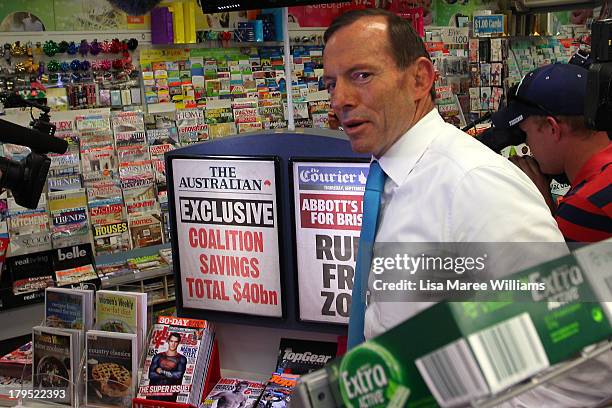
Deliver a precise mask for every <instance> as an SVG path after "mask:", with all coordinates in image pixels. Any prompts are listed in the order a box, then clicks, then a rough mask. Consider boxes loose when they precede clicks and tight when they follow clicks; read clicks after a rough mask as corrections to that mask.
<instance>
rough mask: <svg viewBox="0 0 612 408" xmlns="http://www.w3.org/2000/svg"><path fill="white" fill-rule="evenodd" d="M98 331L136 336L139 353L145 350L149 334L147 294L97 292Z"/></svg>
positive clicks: (110, 291)
mask: <svg viewBox="0 0 612 408" xmlns="http://www.w3.org/2000/svg"><path fill="white" fill-rule="evenodd" d="M96 329H97V330H102V331H106V332H115V333H130V334H135V335H136V336H137V339H138V347H137V352H138V355H140V352H141V351H142V350H143V349H144V341H145V340H144V339H145V337H146V333H147V294H146V293H140V292H116V291H112V290H99V291H97V292H96Z"/></svg>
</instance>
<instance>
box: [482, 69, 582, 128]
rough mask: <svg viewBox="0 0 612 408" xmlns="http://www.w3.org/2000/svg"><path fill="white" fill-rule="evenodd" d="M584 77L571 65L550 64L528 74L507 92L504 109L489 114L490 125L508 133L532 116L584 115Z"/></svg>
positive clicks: (580, 70)
mask: <svg viewBox="0 0 612 408" xmlns="http://www.w3.org/2000/svg"><path fill="white" fill-rule="evenodd" d="M587 74H588V71H587V70H586V69H585V68H583V67H580V66H578V65H573V64H550V65H545V66H543V67H540V68H537V69H535V70H533V71H531V72H529V73H528V74H527V75H525V76H524V77H523V79H521V82H520V83H519V84H518V86H517V87H516V88H515V89H510V91H509V92H508V98H507V101H508V103H507V106H506V107H504V108H502V109H500V110H499V111H497V112H496V113H494V114H493V117H492V121H493V125H495V127H496V128H501V129H508V128H511V127H513V126H516V125H518V124H519V123H521V122H522V121H523V120H525V119H526V118H527V117H529V116H532V115H538V116H557V115H563V116H581V115H584V102H585V97H586V88H587Z"/></svg>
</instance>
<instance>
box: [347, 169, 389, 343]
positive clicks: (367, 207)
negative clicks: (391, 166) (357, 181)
mask: <svg viewBox="0 0 612 408" xmlns="http://www.w3.org/2000/svg"><path fill="white" fill-rule="evenodd" d="M386 177H387V176H386V174H385V172H384V171H383V170H382V169H381V168H380V164H378V161H373V162H372V163H370V172H369V173H368V180H367V182H366V188H365V193H364V195H363V218H362V223H361V235H360V236H359V249H358V252H357V266H356V267H355V278H354V281H353V296H352V301H351V315H350V318H349V329H348V341H347V348H348V349H349V350H350V349H351V348H353V347H355V346H357V345H359V344H360V343H362V342H363V341H364V340H365V338H364V335H363V329H364V317H365V290H366V288H367V282H368V276H369V274H370V267H371V266H372V254H373V252H374V239H375V238H376V228H377V225H378V214H379V212H380V198H381V197H382V192H383V190H384V187H385V179H386Z"/></svg>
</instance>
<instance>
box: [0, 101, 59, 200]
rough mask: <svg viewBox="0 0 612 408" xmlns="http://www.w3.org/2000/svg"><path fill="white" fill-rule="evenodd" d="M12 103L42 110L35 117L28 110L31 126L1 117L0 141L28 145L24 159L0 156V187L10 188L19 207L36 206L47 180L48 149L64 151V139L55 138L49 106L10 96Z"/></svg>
mask: <svg viewBox="0 0 612 408" xmlns="http://www.w3.org/2000/svg"><path fill="white" fill-rule="evenodd" d="M8 99H10V104H11V105H13V106H14V105H20V106H29V107H30V108H36V109H39V110H41V111H42V113H41V114H40V116H39V117H38V118H34V116H33V114H32V113H31V114H30V115H31V117H32V122H30V126H31V128H27V127H24V126H20V125H17V124H15V123H11V122H9V121H6V120H4V119H0V142H2V143H11V144H15V145H19V146H25V147H28V148H30V150H31V153H30V154H28V155H27V156H26V157H25V158H24V159H22V160H21V161H19V162H17V161H15V160H11V159H7V158H6V157H0V172H1V173H2V174H1V175H0V188H6V189H8V190H10V191H11V193H12V194H13V197H14V198H15V202H16V203H17V204H19V205H21V206H22V207H26V208H36V207H37V206H38V200H39V199H40V195H41V194H42V190H43V188H44V186H45V182H46V180H47V173H48V172H49V165H50V164H51V159H50V158H49V157H48V156H47V154H48V153H49V152H53V153H58V154H63V153H66V150H67V149H68V143H67V142H66V141H65V140H62V139H59V138H56V137H55V126H54V125H53V124H51V122H50V119H51V118H50V115H49V111H50V109H49V107H47V106H44V105H40V104H38V103H36V102H32V101H28V100H27V99H23V98H21V97H20V96H18V95H11V96H10V97H9V98H8Z"/></svg>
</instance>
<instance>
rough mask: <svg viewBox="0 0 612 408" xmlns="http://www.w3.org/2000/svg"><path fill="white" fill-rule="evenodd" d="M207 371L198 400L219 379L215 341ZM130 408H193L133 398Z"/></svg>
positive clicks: (173, 403)
mask: <svg viewBox="0 0 612 408" xmlns="http://www.w3.org/2000/svg"><path fill="white" fill-rule="evenodd" d="M145 354H146V351H145V353H143V356H142V357H143V359H142V361H141V364H140V368H141V369H142V367H143V366H144V357H145ZM208 364H209V366H208V371H207V373H206V378H205V379H204V388H203V391H202V396H201V398H200V399H202V398H204V397H205V396H206V395H208V393H209V392H210V391H211V390H212V389H213V387H214V386H215V384H217V381H219V380H220V379H221V364H220V360H219V346H218V344H217V341H216V340H214V342H213V347H212V351H211V355H210V361H209V363H208ZM141 376H142V372H140V376H139V378H138V382H140V377H141ZM132 408H195V407H193V406H192V405H189V404H181V403H177V402H167V401H156V400H147V399H142V398H133V399H132Z"/></svg>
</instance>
